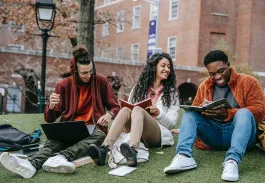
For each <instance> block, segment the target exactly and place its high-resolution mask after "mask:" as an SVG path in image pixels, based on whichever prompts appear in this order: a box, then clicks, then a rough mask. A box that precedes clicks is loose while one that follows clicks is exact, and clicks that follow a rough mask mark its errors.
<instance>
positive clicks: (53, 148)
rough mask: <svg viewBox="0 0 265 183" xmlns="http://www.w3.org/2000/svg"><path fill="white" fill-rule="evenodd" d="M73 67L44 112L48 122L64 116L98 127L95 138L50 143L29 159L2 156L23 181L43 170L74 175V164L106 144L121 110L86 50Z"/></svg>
mask: <svg viewBox="0 0 265 183" xmlns="http://www.w3.org/2000/svg"><path fill="white" fill-rule="evenodd" d="M70 68H71V74H72V76H70V77H68V78H65V79H63V80H61V81H60V82H59V83H58V84H57V86H56V89H55V91H54V93H52V94H51V95H50V98H49V102H48V104H47V106H46V108H45V111H44V118H45V121H47V122H48V123H52V122H55V120H56V119H57V118H58V117H61V118H60V121H79V120H82V121H84V122H85V123H86V124H87V125H93V124H97V126H98V127H97V128H95V130H94V132H93V134H92V135H90V136H89V137H87V138H85V139H83V140H80V141H77V142H76V141H65V140H64V141H55V140H47V142H46V143H45V145H44V147H43V149H42V150H40V151H39V152H37V153H36V154H35V155H34V156H32V157H30V158H28V159H20V158H18V157H16V156H15V155H13V154H10V153H2V154H1V156H0V161H1V163H2V165H3V166H4V167H5V168H7V169H8V170H10V171H12V172H15V173H17V174H19V175H21V176H22V177H24V178H31V177H32V176H33V175H34V174H35V173H36V171H37V170H39V169H41V168H43V169H44V170H45V171H49V172H55V173H73V172H74V171H75V165H74V164H73V163H72V162H71V161H73V160H75V159H78V158H81V157H83V156H86V155H87V154H88V147H89V145H91V144H98V145H100V144H101V143H102V142H103V140H104V138H105V137H106V133H107V130H108V123H109V122H110V120H111V118H113V117H115V116H116V114H117V113H118V111H119V109H120V107H119V104H118V101H117V100H116V98H115V95H114V93H113V91H112V89H111V86H110V84H109V83H108V80H107V78H106V77H104V76H102V75H99V74H96V68H95V65H94V62H93V60H92V58H91V57H90V56H89V54H88V51H87V50H86V49H85V48H82V47H78V48H76V49H75V50H74V51H73V59H72V61H71V65H70ZM106 108H107V109H108V110H109V111H108V112H106V110H105V109H106ZM55 153H59V154H58V155H56V154H55Z"/></svg>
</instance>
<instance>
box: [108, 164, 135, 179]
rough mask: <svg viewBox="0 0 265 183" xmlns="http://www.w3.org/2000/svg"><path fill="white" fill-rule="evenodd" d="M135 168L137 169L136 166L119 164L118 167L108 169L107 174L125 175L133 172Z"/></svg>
mask: <svg viewBox="0 0 265 183" xmlns="http://www.w3.org/2000/svg"><path fill="white" fill-rule="evenodd" d="M136 169H137V168H136V167H128V166H120V167H118V168H115V169H113V170H111V171H109V174H110V175H116V176H120V177H123V176H125V175H128V174H130V173H131V172H133V171H134V170H136Z"/></svg>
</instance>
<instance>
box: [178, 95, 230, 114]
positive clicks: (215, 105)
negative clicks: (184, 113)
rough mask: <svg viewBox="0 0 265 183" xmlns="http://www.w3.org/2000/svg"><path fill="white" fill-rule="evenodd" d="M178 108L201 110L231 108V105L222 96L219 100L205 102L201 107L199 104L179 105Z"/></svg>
mask: <svg viewBox="0 0 265 183" xmlns="http://www.w3.org/2000/svg"><path fill="white" fill-rule="evenodd" d="M180 108H183V109H184V110H191V111H197V112H203V111H205V110H211V109H212V110H214V109H218V108H225V109H231V108H232V107H231V106H230V104H229V103H228V101H227V100H226V99H225V98H222V99H220V100H216V101H214V102H212V103H210V104H206V105H204V106H202V107H200V106H190V105H180Z"/></svg>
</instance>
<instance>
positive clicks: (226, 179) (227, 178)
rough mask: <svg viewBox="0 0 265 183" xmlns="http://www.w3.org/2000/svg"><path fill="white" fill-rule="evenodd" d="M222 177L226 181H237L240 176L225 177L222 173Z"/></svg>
mask: <svg viewBox="0 0 265 183" xmlns="http://www.w3.org/2000/svg"><path fill="white" fill-rule="evenodd" d="M221 179H222V180H224V181H228V182H235V181H238V179H239V178H229V177H224V176H223V175H222V176H221Z"/></svg>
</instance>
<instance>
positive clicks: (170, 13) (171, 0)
mask: <svg viewBox="0 0 265 183" xmlns="http://www.w3.org/2000/svg"><path fill="white" fill-rule="evenodd" d="M172 3H173V0H170V3H169V20H175V19H177V18H178V14H179V0H177V4H176V5H174V6H177V16H176V17H172V6H173V5H172Z"/></svg>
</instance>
